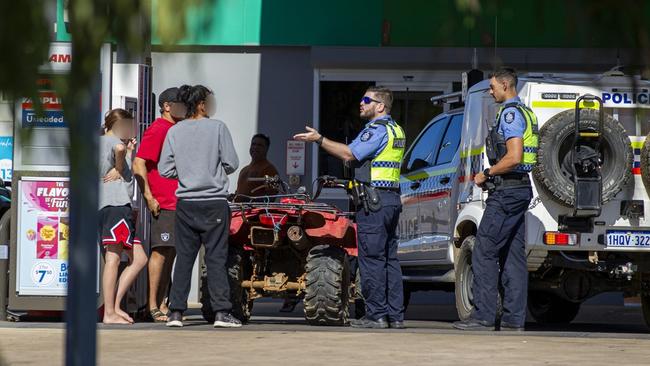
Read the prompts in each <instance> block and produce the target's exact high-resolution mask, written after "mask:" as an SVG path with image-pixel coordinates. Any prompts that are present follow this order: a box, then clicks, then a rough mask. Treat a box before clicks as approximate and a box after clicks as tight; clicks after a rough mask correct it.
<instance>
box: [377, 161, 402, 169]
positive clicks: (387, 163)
mask: <svg viewBox="0 0 650 366" xmlns="http://www.w3.org/2000/svg"><path fill="white" fill-rule="evenodd" d="M372 167H373V168H392V169H400V168H401V167H402V164H400V163H399V162H396V161H373V162H372Z"/></svg>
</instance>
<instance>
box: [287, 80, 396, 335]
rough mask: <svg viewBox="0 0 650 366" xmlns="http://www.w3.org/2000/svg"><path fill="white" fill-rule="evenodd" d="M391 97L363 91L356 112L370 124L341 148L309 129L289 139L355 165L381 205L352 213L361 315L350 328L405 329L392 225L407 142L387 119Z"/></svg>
mask: <svg viewBox="0 0 650 366" xmlns="http://www.w3.org/2000/svg"><path fill="white" fill-rule="evenodd" d="M392 104H393V93H392V92H391V91H390V90H389V89H387V88H384V87H380V86H372V87H370V88H368V90H366V93H365V94H364V96H363V98H361V102H360V104H359V114H360V116H361V118H362V119H364V120H367V121H369V122H368V123H367V124H366V126H365V128H364V130H363V131H361V133H360V134H359V135H358V136H357V137H356V138H355V139H354V141H352V143H351V144H350V145H345V144H342V143H339V142H335V141H332V140H329V139H327V138H325V137H324V136H323V135H321V134H320V133H318V131H316V130H315V129H313V128H311V127H306V128H307V132H305V133H300V134H297V135H295V136H294V139H296V140H301V141H309V142H315V143H317V144H318V145H319V146H320V147H321V148H323V149H325V151H327V152H328V153H329V154H331V155H333V156H335V157H337V158H339V159H341V160H343V161H344V162H345V163H346V164H349V165H351V166H355V178H356V179H357V180H359V181H361V182H364V184H366V185H367V186H368V187H369V190H370V191H372V192H374V194H376V195H377V196H378V197H379V201H380V204H379V205H377V206H375V207H373V208H372V209H370V210H367V211H366V210H365V209H363V208H359V209H358V210H357V212H356V221H357V233H358V235H357V237H358V241H359V243H358V245H359V269H360V274H361V290H362V293H363V296H364V298H365V301H366V316H365V317H363V318H361V319H358V320H352V321H351V326H352V327H355V328H404V309H403V304H404V299H403V292H402V270H401V268H400V264H399V261H398V259H397V234H396V231H397V224H398V220H399V214H400V212H401V211H402V204H401V201H400V189H399V176H400V164H401V161H402V157H403V155H404V147H405V146H406V138H405V134H404V130H402V128H401V127H400V126H399V125H398V124H397V122H395V121H394V120H393V118H392V117H391V116H390V110H391V107H392Z"/></svg>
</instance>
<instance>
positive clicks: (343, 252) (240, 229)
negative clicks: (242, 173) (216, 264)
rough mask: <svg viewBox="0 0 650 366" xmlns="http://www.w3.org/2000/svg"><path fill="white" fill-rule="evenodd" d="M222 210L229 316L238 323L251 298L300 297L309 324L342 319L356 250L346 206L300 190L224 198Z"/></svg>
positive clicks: (207, 314)
mask: <svg viewBox="0 0 650 366" xmlns="http://www.w3.org/2000/svg"><path fill="white" fill-rule="evenodd" d="M275 179H279V178H275ZM261 200H264V201H266V202H260V201H261ZM230 210H231V222H230V236H229V256H228V263H227V267H228V275H229V280H230V281H229V283H230V293H231V301H232V304H233V311H232V312H233V315H234V316H236V317H238V318H239V319H240V320H242V321H244V322H245V321H247V320H248V319H249V317H250V313H251V309H252V306H253V301H254V300H255V299H258V298H262V297H274V298H284V299H290V300H291V301H293V302H298V301H299V300H302V301H303V304H304V312H305V319H306V320H307V322H308V323H309V324H312V325H345V324H346V323H347V322H348V314H349V312H348V306H349V302H350V301H351V300H353V297H354V294H355V290H354V288H355V285H354V279H355V278H354V277H355V276H353V275H351V274H350V269H349V263H348V256H356V255H357V239H356V224H355V223H354V222H353V221H352V219H351V215H350V213H345V212H343V211H341V210H339V209H338V208H337V207H335V206H331V205H328V204H325V203H319V202H312V201H311V198H310V197H309V195H307V194H293V195H291V194H285V195H277V196H269V197H264V198H257V201H251V202H239V203H236V202H232V203H231V204H230ZM206 281H207V279H206V277H205V276H203V278H202V286H201V297H202V298H201V300H202V303H203V304H204V306H203V308H202V310H203V316H204V318H205V319H206V320H208V321H212V320H213V319H214V313H213V312H212V309H211V308H210V298H209V292H208V290H207V282H206Z"/></svg>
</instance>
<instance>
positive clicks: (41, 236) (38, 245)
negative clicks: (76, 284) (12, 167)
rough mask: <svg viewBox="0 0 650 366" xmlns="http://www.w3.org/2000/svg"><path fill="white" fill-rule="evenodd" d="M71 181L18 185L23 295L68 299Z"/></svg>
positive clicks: (23, 181) (38, 180)
mask: <svg viewBox="0 0 650 366" xmlns="http://www.w3.org/2000/svg"><path fill="white" fill-rule="evenodd" d="M68 192H69V182H68V179H67V178H27V177H23V178H22V179H21V180H20V181H19V182H18V197H19V202H18V204H19V205H20V206H19V207H18V233H17V236H18V238H17V244H18V258H17V259H18V262H17V272H18V277H17V281H18V283H17V286H16V287H17V288H18V294H19V295H46V296H64V295H65V294H66V292H67V282H68V239H69V237H68V236H69V232H70V231H69V226H68V224H69V221H68Z"/></svg>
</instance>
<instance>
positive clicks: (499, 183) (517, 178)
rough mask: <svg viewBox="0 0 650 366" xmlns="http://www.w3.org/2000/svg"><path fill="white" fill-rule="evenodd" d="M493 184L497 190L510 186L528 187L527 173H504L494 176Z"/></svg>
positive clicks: (528, 178)
mask: <svg viewBox="0 0 650 366" xmlns="http://www.w3.org/2000/svg"><path fill="white" fill-rule="evenodd" d="M494 185H495V186H496V189H497V190H501V189H510V188H523V187H530V177H528V174H512V173H511V174H504V175H501V176H499V175H497V176H496V177H494Z"/></svg>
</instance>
